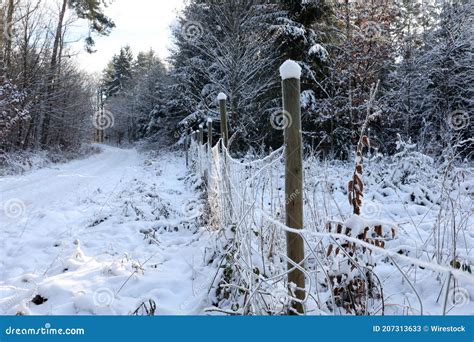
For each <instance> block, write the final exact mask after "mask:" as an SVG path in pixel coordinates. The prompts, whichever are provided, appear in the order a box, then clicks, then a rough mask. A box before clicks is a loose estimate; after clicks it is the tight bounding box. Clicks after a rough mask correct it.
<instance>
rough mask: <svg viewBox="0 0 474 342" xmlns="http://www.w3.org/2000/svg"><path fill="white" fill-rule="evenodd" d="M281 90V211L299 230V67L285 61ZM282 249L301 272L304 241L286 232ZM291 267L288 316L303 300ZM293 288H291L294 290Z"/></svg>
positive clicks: (300, 277)
mask: <svg viewBox="0 0 474 342" xmlns="http://www.w3.org/2000/svg"><path fill="white" fill-rule="evenodd" d="M280 75H281V78H282V88H283V112H282V113H280V114H281V115H282V118H281V120H282V121H280V122H284V124H285V125H284V127H282V128H284V130H285V145H286V152H285V197H286V198H285V209H286V225H287V226H288V227H290V228H294V229H303V152H302V138H301V105H300V92H301V88H300V77H301V67H300V66H299V65H298V64H297V63H296V62H294V61H291V60H288V61H286V62H285V63H283V65H282V66H281V67H280ZM286 248H287V255H288V258H289V259H290V260H291V261H292V262H293V263H294V264H297V265H299V266H300V267H301V268H302V267H304V265H303V264H302V262H303V260H304V241H303V238H302V237H301V235H299V234H296V233H292V232H287V233H286ZM294 264H292V263H290V262H289V263H288V269H289V270H291V271H290V272H289V273H288V285H289V287H290V288H291V286H292V283H293V284H294V285H296V289H294V291H291V290H290V293H293V294H294V296H295V297H296V299H297V300H294V301H293V303H292V305H291V306H292V310H290V312H289V314H295V313H298V314H303V313H304V307H303V303H302V301H303V300H304V298H305V276H304V273H303V272H302V271H301V270H300V269H298V268H296V267H295V266H294ZM294 285H293V286H294Z"/></svg>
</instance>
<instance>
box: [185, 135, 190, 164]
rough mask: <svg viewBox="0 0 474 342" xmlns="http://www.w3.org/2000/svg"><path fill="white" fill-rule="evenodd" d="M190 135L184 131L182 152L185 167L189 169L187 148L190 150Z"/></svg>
mask: <svg viewBox="0 0 474 342" xmlns="http://www.w3.org/2000/svg"><path fill="white" fill-rule="evenodd" d="M189 135H190V133H189V132H188V131H187V130H186V135H185V137H184V150H185V153H186V167H189V148H190V136H189Z"/></svg>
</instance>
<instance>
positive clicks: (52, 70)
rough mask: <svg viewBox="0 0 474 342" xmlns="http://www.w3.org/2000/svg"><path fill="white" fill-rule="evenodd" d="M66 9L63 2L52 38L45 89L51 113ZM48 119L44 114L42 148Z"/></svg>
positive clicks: (45, 141) (44, 142) (65, 3)
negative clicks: (51, 50) (46, 86)
mask: <svg viewBox="0 0 474 342" xmlns="http://www.w3.org/2000/svg"><path fill="white" fill-rule="evenodd" d="M66 9H67V0H63V4H62V7H61V12H60V13H59V21H58V26H57V27H56V35H55V36H54V44H53V52H52V54H51V63H50V67H49V75H48V89H47V95H46V99H47V101H48V103H49V105H48V106H47V108H48V111H51V110H52V108H53V103H52V100H51V96H52V93H53V91H54V80H55V79H56V74H57V63H58V50H59V44H60V43H61V38H62V28H63V22H64V15H65V14H66ZM50 119H51V118H50V114H49V112H46V113H44V118H43V124H42V128H41V144H42V145H43V146H44V145H46V144H47V143H48V131H49V123H50Z"/></svg>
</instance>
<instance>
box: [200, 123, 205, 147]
mask: <svg viewBox="0 0 474 342" xmlns="http://www.w3.org/2000/svg"><path fill="white" fill-rule="evenodd" d="M199 144H201V145H204V125H203V124H200V125H199Z"/></svg>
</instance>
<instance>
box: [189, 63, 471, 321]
mask: <svg viewBox="0 0 474 342" xmlns="http://www.w3.org/2000/svg"><path fill="white" fill-rule="evenodd" d="M280 75H281V78H282V95H283V96H282V99H283V108H282V110H281V111H280V112H278V113H276V114H275V115H272V118H271V124H272V126H273V127H274V128H275V129H278V130H282V131H283V133H284V137H285V144H284V146H283V147H281V148H279V149H278V150H276V151H274V152H271V153H270V154H268V155H267V156H265V157H264V158H261V159H253V160H251V161H248V160H244V159H242V160H238V159H234V158H233V157H232V156H231V154H230V153H229V149H228V148H229V142H231V141H232V137H230V139H229V135H228V127H227V125H228V123H227V111H226V101H227V96H226V95H225V94H223V93H220V94H219V95H218V97H217V100H218V103H219V109H220V139H219V141H217V143H216V144H215V145H214V146H213V144H212V120H211V119H208V121H207V124H208V125H207V130H208V131H207V135H208V136H207V143H206V142H205V140H204V133H205V132H204V124H200V126H199V131H198V132H194V133H193V134H192V139H191V141H190V143H189V144H188V143H186V148H187V158H186V160H187V161H189V160H191V161H192V163H191V167H192V168H194V171H195V172H196V173H198V174H199V176H200V177H201V178H202V179H203V183H204V184H205V185H206V186H205V188H206V193H207V201H208V208H209V222H208V223H209V227H211V228H212V229H214V230H216V231H218V232H219V233H221V236H223V237H224V239H223V243H222V248H221V249H222V250H223V255H224V256H223V259H222V261H221V264H220V266H219V268H220V269H221V270H219V271H218V273H219V272H220V273H219V274H217V275H216V279H218V281H219V283H218V284H214V286H215V288H216V295H217V297H218V298H217V299H218V302H219V304H218V305H217V308H212V311H216V310H217V311H219V310H221V311H222V312H223V313H226V314H229V313H232V314H245V315H248V314H257V315H259V314H304V313H308V312H316V313H318V312H319V313H321V314H326V313H327V311H328V310H329V311H331V312H332V313H334V314H337V313H349V314H357V315H366V314H378V313H381V314H384V313H385V302H384V298H385V297H384V284H383V281H382V280H381V279H380V278H379V277H378V275H377V272H376V271H375V269H376V268H377V266H378V265H380V264H385V265H387V267H390V272H391V273H393V272H392V269H393V270H396V271H398V272H400V273H401V276H402V278H404V279H405V280H406V281H407V282H408V283H409V286H410V289H411V290H412V291H413V292H414V295H416V297H417V298H418V300H419V304H420V305H419V309H416V310H418V311H417V312H418V313H420V314H423V303H422V300H421V296H420V295H419V294H418V293H417V290H416V287H415V286H413V281H412V280H411V278H410V277H409V274H408V271H407V270H406V269H405V270H404V269H403V268H407V267H408V268H411V267H415V268H421V269H427V270H430V271H432V272H435V273H436V274H437V275H438V277H439V276H440V275H442V276H444V277H446V280H445V282H444V284H443V286H442V289H441V291H443V288H444V291H445V296H444V298H445V303H444V309H443V312H444V313H445V312H446V309H447V300H448V297H449V296H448V294H449V291H451V289H450V284H451V279H452V278H454V279H455V283H454V290H456V281H457V280H462V281H465V282H467V283H469V284H474V276H472V275H471V274H469V273H468V272H464V270H461V269H456V268H453V267H452V265H451V266H448V265H441V264H437V263H434V262H433V261H432V259H430V258H429V257H426V258H425V259H426V260H423V259H421V258H413V257H410V256H408V253H407V254H406V255H404V252H403V251H402V253H400V242H398V241H397V239H398V231H399V229H398V226H397V225H396V224H395V223H390V222H388V223H387V222H381V221H374V220H368V219H367V218H364V217H363V214H364V213H363V211H361V208H362V204H363V203H362V198H363V195H364V183H363V181H362V178H363V163H362V161H363V150H364V146H367V147H370V139H369V138H368V137H367V136H366V135H365V134H364V132H365V128H366V126H367V124H368V122H369V120H370V118H371V117H372V113H371V104H372V102H373V100H374V98H375V95H376V93H377V88H378V83H377V84H376V85H374V86H373V87H372V89H371V96H370V101H369V103H368V105H367V119H366V121H365V122H364V125H363V127H362V131H361V136H360V139H359V143H358V144H357V150H356V162H355V167H354V168H353V170H354V172H353V174H352V175H350V176H349V177H350V179H349V180H350V181H349V183H348V187H347V194H348V198H349V202H350V206H351V208H352V211H351V212H352V216H350V217H349V218H348V219H347V220H345V221H344V222H343V221H342V220H343V215H342V213H341V210H340V203H337V201H336V200H335V198H330V197H331V196H330V195H329V196H328V194H327V192H329V191H328V189H324V188H323V189H318V186H319V185H318V184H317V182H315V181H314V180H313V179H312V178H318V177H321V174H320V173H321V170H316V172H315V170H314V167H313V168H312V166H313V164H317V163H315V159H314V158H315V156H314V155H312V156H310V157H309V159H308V160H306V164H305V162H304V161H303V154H302V150H303V146H302V129H301V104H300V97H301V89H300V88H301V87H300V76H301V67H300V66H299V65H298V64H297V63H295V62H294V61H291V60H288V61H286V62H285V63H283V65H282V66H281V68H280ZM186 141H187V142H188V141H189V139H186ZM188 145H189V149H188ZM305 173H306V175H305ZM323 176H324V175H323ZM305 177H306V179H305ZM333 206H335V207H336V208H337V209H338V213H339V215H338V216H337V215H336V219H334V215H333V213H332V209H331V208H332V207H333ZM305 216H306V217H305ZM338 219H339V220H338ZM397 248H398V250H397ZM417 248H418V247H417ZM395 260H398V261H399V262H401V263H402V264H401V267H400V266H399V265H398V264H397V262H396V261H395ZM440 296H441V292H440ZM469 299H470V298H469V296H468V300H469ZM414 310H415V309H414Z"/></svg>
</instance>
